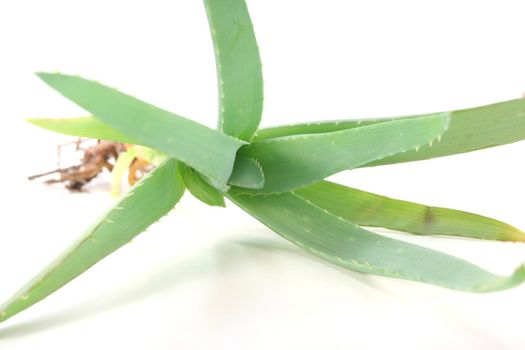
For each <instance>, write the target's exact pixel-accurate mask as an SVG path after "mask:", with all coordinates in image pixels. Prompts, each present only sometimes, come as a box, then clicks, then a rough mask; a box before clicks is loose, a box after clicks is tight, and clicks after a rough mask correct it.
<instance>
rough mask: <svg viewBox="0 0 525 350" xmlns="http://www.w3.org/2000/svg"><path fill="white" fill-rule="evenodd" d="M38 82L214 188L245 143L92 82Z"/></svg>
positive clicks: (63, 78) (59, 77)
mask: <svg viewBox="0 0 525 350" xmlns="http://www.w3.org/2000/svg"><path fill="white" fill-rule="evenodd" d="M39 77H40V78H41V79H42V80H43V81H45V82H46V83H47V84H48V85H49V86H51V87H53V88H54V89H55V90H57V91H58V92H60V93H61V94H62V95H64V96H65V97H67V98H68V99H70V100H72V101H73V102H75V103H76V104H78V105H79V106H81V107H82V108H84V109H86V110H87V111H89V112H90V113H93V115H94V116H95V117H96V118H98V119H100V120H101V121H102V122H104V123H105V124H107V125H109V126H110V127H112V128H114V129H115V130H118V131H119V132H121V133H123V134H125V135H127V136H129V137H130V138H131V139H133V140H136V142H137V143H138V144H141V145H145V146H148V147H152V148H155V149H158V150H160V151H162V152H165V153H166V154H168V155H169V156H171V157H173V158H175V159H178V160H180V161H183V162H184V163H186V164H188V165H189V166H191V167H192V168H194V169H196V170H198V171H199V172H201V173H202V174H204V175H206V176H207V177H208V178H209V179H210V181H211V182H212V184H213V185H214V186H215V187H217V188H219V189H226V183H227V181H228V178H229V177H230V175H231V171H232V168H233V162H234V160H235V153H236V152H237V149H238V148H239V147H240V146H242V145H243V144H245V142H243V141H241V140H238V139H235V138H233V137H231V136H228V135H225V134H223V133H221V132H218V131H215V130H212V129H209V128H207V127H205V126H204V125H201V124H199V123H196V122H194V121H192V120H189V119H186V118H183V117H180V116H178V115H176V114H174V113H171V112H168V111H165V110H162V109H160V108H157V107H155V106H153V105H150V104H148V103H145V102H142V101H140V100H138V99H136V98H134V97H131V96H129V95H126V94H123V93H121V92H119V91H117V90H115V89H112V88H109V87H107V86H104V85H102V84H100V83H97V82H95V81H91V80H86V79H82V78H80V77H75V76H68V75H63V74H50V73H40V74H39Z"/></svg>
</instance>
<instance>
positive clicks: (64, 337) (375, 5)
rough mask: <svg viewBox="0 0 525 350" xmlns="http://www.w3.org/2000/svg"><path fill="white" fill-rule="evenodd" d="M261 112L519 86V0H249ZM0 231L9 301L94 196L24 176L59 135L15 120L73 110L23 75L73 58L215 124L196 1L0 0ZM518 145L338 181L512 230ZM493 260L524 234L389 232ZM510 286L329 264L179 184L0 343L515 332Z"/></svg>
mask: <svg viewBox="0 0 525 350" xmlns="http://www.w3.org/2000/svg"><path fill="white" fill-rule="evenodd" d="M248 4H249V7H250V10H251V14H252V19H253V21H254V23H255V29H256V34H257V37H258V40H259V44H260V49H261V55H262V59H263V63H264V76H265V90H266V98H265V111H264V122H263V124H264V125H275V124H282V123H288V122H297V121H307V120H323V119H324V120H327V119H336V118H355V117H365V116H369V117H377V116H390V115H403V114H413V113H420V112H432V111H440V110H449V109H453V108H462V107H470V106H474V105H479V104H485V103H491V102H496V101H500V100H507V99H511V98H515V97H518V96H520V95H521V93H522V92H524V91H525V46H524V45H523V33H524V32H525V21H523V15H522V14H523V5H522V1H498V2H496V1H452V0H449V1H443V0H442V1H395V2H392V1H366V2H364V1H342V0H341V1H336V0H323V1H304V0H303V1H298V0H293V1H292V0H279V1H260V0H259V1H249V2H248ZM0 33H1V34H0V96H2V98H1V99H0V114H1V115H2V119H1V120H2V123H3V124H2V128H1V129H0V130H2V131H3V133H2V137H1V138H0V146H1V147H0V150H1V151H2V162H3V164H2V168H1V169H2V172H1V173H0V180H1V181H0V193H1V195H2V200H1V202H0V203H2V208H1V210H2V214H1V217H2V230H1V231H0V247H1V248H0V249H1V254H0V281H1V284H0V299H5V298H7V297H8V296H9V295H10V294H11V293H12V292H14V291H15V290H16V289H17V288H18V287H19V286H20V285H21V284H22V283H24V282H26V280H27V279H28V278H29V277H31V276H32V275H33V274H34V273H35V272H37V271H38V270H39V269H40V267H41V266H42V265H43V264H46V263H47V262H48V261H49V260H50V259H52V258H53V257H54V256H55V255H56V254H57V253H58V252H60V251H61V250H62V249H63V248H64V247H66V246H67V245H68V243H69V242H71V241H73V240H75V239H76V237H77V236H78V235H79V234H81V233H82V230H83V229H84V228H85V227H86V226H87V225H88V224H89V223H90V222H91V221H92V220H93V219H94V218H96V217H97V216H98V215H99V214H100V213H102V212H103V211H104V209H105V208H106V207H108V206H109V205H111V202H112V199H111V198H110V196H109V194H107V192H106V189H107V187H108V185H107V177H106V178H105V179H104V178H102V179H100V181H99V182H98V183H97V184H94V185H93V186H92V187H91V188H90V193H82V194H70V193H68V192H67V191H65V190H64V189H62V188H61V186H56V187H47V186H44V185H42V184H41V183H38V182H35V183H30V182H28V181H26V180H25V177H26V176H27V175H30V174H33V173H36V172H40V171H45V170H47V169H50V168H53V166H54V164H55V147H56V145H57V144H59V143H62V142H63V141H64V140H69V139H68V138H64V137H62V136H59V135H54V134H52V133H47V132H45V131H42V130H39V129H37V128H35V127H32V126H30V125H28V124H27V123H25V122H23V121H22V119H23V118H24V117H31V116H56V117H63V116H77V115H83V112H82V111H81V110H80V109H78V108H77V107H76V106H74V105H72V104H71V103H69V102H67V101H66V100H64V99H63V98H61V97H60V96H59V95H58V94H56V93H55V92H53V91H52V90H50V89H48V88H47V87H45V86H44V84H43V83H41V82H40V81H38V79H37V78H35V77H34V76H33V75H32V72H34V71H39V70H44V71H56V70H58V71H62V72H65V73H72V74H80V75H82V76H85V77H88V78H93V79H97V80H100V81H102V82H104V83H106V84H109V85H112V86H116V87H118V88H120V89H121V90H122V91H125V92H128V93H131V94H133V95H136V96H137V97H139V98H141V99H144V100H146V101H149V102H152V103H154V104H157V105H159V106H162V107H165V108H168V109H171V110H173V111H176V112H177V113H179V114H182V115H185V116H188V117H190V118H193V119H195V120H198V121H200V122H202V123H206V124H207V125H210V126H214V125H215V111H216V96H215V94H216V83H215V71H214V69H215V68H214V62H213V51H212V46H211V39H210V37H209V34H208V27H207V22H206V18H205V13H204V9H203V6H202V4H201V3H200V2H199V1H148V2H145V1H102V0H99V1H90V2H72V1H58V0H50V1H36V0H34V1H23V0H22V1H9V2H8V1H4V2H1V3H0ZM524 153H525V143H518V144H515V145H510V146H506V147H501V148H497V149H491V150H485V151H481V152H477V153H472V154H467V155H461V156H455V157H450V158H444V159H437V160H433V161H428V162H420V163H413V164H405V165H397V166H391V167H381V168H375V169H363V170H358V171H354V172H347V173H344V174H340V175H338V176H337V177H336V178H337V180H340V181H342V182H344V183H347V184H351V185H354V186H356V187H358V188H362V189H367V190H371V191H375V192H378V193H382V194H386V195H390V196H394V197H398V198H403V199H407V200H414V201H419V202H423V203H428V204H433V205H439V206H448V207H453V208H458V209H464V210H469V211H474V212H477V213H480V214H484V215H489V216H492V217H495V218H498V219H501V220H504V221H507V222H509V223H511V224H513V225H515V226H517V227H521V228H525V216H524V215H523V198H524V197H525V185H524V183H523V178H524V175H525V165H524V162H523V154H524ZM399 237H402V238H403V239H407V240H410V241H411V242H417V243H418V244H421V245H425V246H429V247H433V248H436V249H440V250H443V251H446V252H448V253H451V254H456V255H459V256H462V257H464V258H467V259H469V260H471V261H473V262H475V263H478V264H480V265H482V266H483V267H485V268H487V269H490V270H492V271H495V272H498V273H504V274H508V273H510V272H511V271H512V270H513V268H514V267H516V266H517V265H519V264H520V263H524V262H525V245H523V244H510V243H495V242H478V241H472V240H470V241H469V240H461V239H445V238H435V239H432V238H421V237H409V236H399ZM524 300H525V286H521V287H518V288H515V289H513V290H510V291H505V292H500V293H494V294H487V295H472V294H465V293H458V292H452V291H449V290H445V289H441V288H436V287H431V286H426V285H422V284H417V283H410V282H405V281H399V280H394V279H387V278H381V277H374V276H367V275H362V274H358V273H354V272H349V271H345V270H342V269H339V268H335V267H332V266H329V265H327V264H325V263H323V262H322V261H320V260H319V259H316V258H312V257H310V256H309V255H307V254H305V253H303V252H301V251H300V250H299V249H297V248H295V247H294V246H292V245H291V244H289V243H287V242H286V241H283V240H282V239H280V238H279V237H278V236H277V235H275V234H274V233H272V232H271V231H269V230H268V229H266V228H264V227H263V226H262V225H261V224H259V223H258V222H256V221H255V220H253V219H251V218H250V217H248V216H247V215H245V214H244V213H242V212H241V211H240V210H239V209H236V208H235V207H233V206H232V205H230V206H229V208H228V209H227V210H221V209H215V208H208V207H206V206H204V205H200V204H199V203H197V202H196V201H195V200H193V199H192V198H190V197H189V196H188V195H187V196H186V197H185V198H184V199H183V201H182V203H180V204H179V205H178V206H177V209H176V210H175V211H173V212H172V213H171V214H170V215H169V216H168V217H166V218H164V219H163V220H162V221H161V223H159V224H156V225H155V226H153V227H152V228H151V229H150V230H149V231H148V233H146V234H144V235H142V236H139V237H138V238H137V239H136V240H135V241H134V242H133V243H132V244H130V245H128V246H126V247H124V248H123V249H121V250H120V251H118V252H117V253H115V254H114V255H112V256H110V257H109V258H107V259H106V260H104V261H103V262H102V263H100V264H98V265H97V266H95V267H94V268H93V269H91V270H90V271H89V272H87V273H86V274H85V275H83V276H82V277H81V278H78V279H77V280H75V281H74V282H72V283H71V284H70V285H68V286H67V287H65V288H64V289H62V290H60V291H59V292H57V293H56V294H55V295H53V296H51V297H49V298H48V299H46V300H45V301H44V302H42V303H40V304H38V305H36V306H34V307H32V308H31V309H29V310H27V311H26V312H23V313H22V314H20V315H18V316H16V317H14V318H13V319H11V320H9V321H7V322H6V323H5V324H2V325H0V348H2V349H9V350H11V349H13V350H22V349H35V348H37V347H38V348H42V349H47V348H53V349H71V348H74V349H79V350H83V349H94V348H101V349H111V348H123V349H130V350H131V349H209V348H216V349H247V348H249V349H370V348H404V349H420V348H425V349H443V348H447V349H523V348H524V347H525V334H524V332H523V322H524V320H525V316H524V314H525V301H524Z"/></svg>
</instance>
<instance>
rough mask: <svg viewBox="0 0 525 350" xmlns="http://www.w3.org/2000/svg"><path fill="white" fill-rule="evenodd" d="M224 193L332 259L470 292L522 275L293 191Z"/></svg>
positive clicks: (523, 270)
mask: <svg viewBox="0 0 525 350" xmlns="http://www.w3.org/2000/svg"><path fill="white" fill-rule="evenodd" d="M228 197H229V198H230V199H231V200H232V201H233V202H235V203H236V204H237V205H239V206H240V207H241V208H242V209H244V210H245V211H246V212H248V213H249V214H251V215H252V216H253V217H255V218H256V219H257V220H259V221H261V222H262V223H263V224H265V225H266V226H268V227H269V228H270V229H272V230H273V231H275V232H276V233H278V234H279V235H281V236H282V237H284V238H286V239H287V240H289V241H291V242H292V243H294V244H296V245H298V246H299V247H301V248H303V249H305V250H306V251H309V252H311V253H313V254H315V255H317V256H318V257H320V258H322V259H325V260H327V261H329V262H331V263H334V264H336V265H339V266H342V267H345V268H348V269H351V270H355V271H359V272H364V273H371V274H376V275H382V276H388V277H395V278H402V279H407V280H412V281H419V282H424V283H429V284H434V285H437V286H441V287H446V288H451V289H457V290H462V291H468V292H490V291H496V290H502V289H507V288H511V287H514V286H516V285H518V284H520V283H522V282H523V280H525V266H521V267H520V268H518V269H517V270H516V271H515V272H514V274H513V275H511V276H509V277H505V276H499V275H495V274H493V273H490V272H489V271H486V270H483V269H481V268H479V267H477V266H476V265H473V264H471V263H469V262H467V261H465V260H462V259H459V258H456V257H453V256H450V255H447V254H444V253H441V252H438V251H435V250H431V249H427V248H423V247H420V246H417V245H414V244H410V243H406V242H403V241H399V240H395V239H392V238H388V237H385V236H381V235H378V234H376V233H373V232H370V231H367V230H365V229H362V228H360V227H359V226H357V225H355V224H352V223H350V222H349V221H347V220H345V219H343V218H341V217H337V216H335V215H333V214H331V213H329V212H327V211H325V210H323V209H322V208H319V207H317V206H315V205H313V204H312V203H310V202H308V201H306V200H305V199H303V198H302V197H300V196H298V195H296V194H294V193H293V192H288V193H282V194H278V195H268V196H257V197H252V196H249V195H241V194H236V193H233V192H231V193H228Z"/></svg>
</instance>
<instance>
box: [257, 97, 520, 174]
mask: <svg viewBox="0 0 525 350" xmlns="http://www.w3.org/2000/svg"><path fill="white" fill-rule="evenodd" d="M418 117H421V116H409V117H397V118H385V119H372V120H371V119H363V120H348V121H335V122H334V121H331V122H319V123H306V124H296V125H288V126H281V127H274V128H269V129H263V130H260V131H258V132H257V134H258V135H257V137H255V138H254V141H259V140H264V139H268V138H273V137H282V136H287V135H295V134H311V133H319V132H331V131H338V130H345V129H349V128H355V127H359V126H364V125H371V124H376V123H383V122H385V121H390V120H403V119H404V120H406V119H412V118H418ZM524 139H525V99H523V98H520V99H516V100H511V101H506V102H500V103H495V104H491V105H487V106H481V107H476V108H469V109H462V110H457V111H453V112H450V126H449V128H448V130H447V132H446V133H444V134H443V137H442V139H441V142H440V143H438V144H436V143H434V144H433V145H432V147H428V146H426V147H425V146H423V147H421V148H419V150H418V152H416V151H410V152H406V153H402V154H396V155H393V156H391V157H386V158H383V159H380V160H377V161H374V162H371V163H369V164H365V165H364V166H375V165H385V164H394V163H401V162H411V161H416V160H423V159H431V158H436V157H443V156H449V155H452V154H458V153H465V152H471V151H476V150H480V149H483V148H488V147H494V146H500V145H505V144H509V143H513V142H517V141H521V140H524Z"/></svg>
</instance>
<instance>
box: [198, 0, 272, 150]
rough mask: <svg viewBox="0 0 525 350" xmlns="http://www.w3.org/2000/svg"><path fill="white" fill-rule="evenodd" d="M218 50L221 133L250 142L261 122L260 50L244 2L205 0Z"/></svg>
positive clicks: (237, 0)
mask: <svg viewBox="0 0 525 350" xmlns="http://www.w3.org/2000/svg"><path fill="white" fill-rule="evenodd" d="M204 4H205V7H206V12H207V14H208V22H209V24H210V30H211V34H212V38H213V44H214V48H215V61H216V65H217V79H218V90H219V129H220V130H222V131H223V132H225V133H226V134H228V135H231V136H234V137H238V138H240V139H243V140H247V141H249V140H250V139H251V138H252V135H253V134H254V133H255V130H257V126H258V125H259V122H260V121H261V113H262V106H263V80H262V69H261V59H260V57H259V49H258V47H257V42H256V41H255V34H254V32H253V27H252V22H251V20H250V15H249V14H248V9H247V8H246V3H245V1H244V0H205V1H204Z"/></svg>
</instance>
